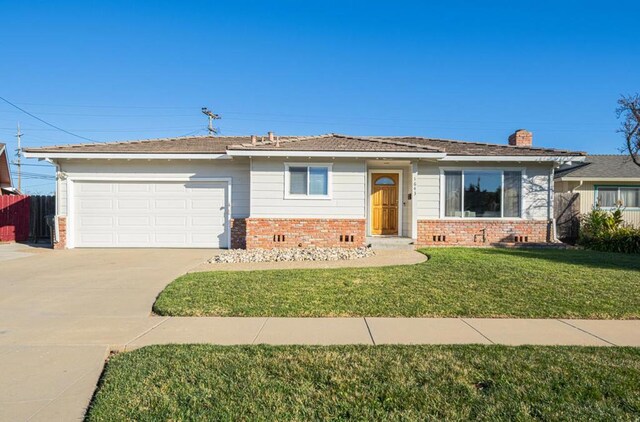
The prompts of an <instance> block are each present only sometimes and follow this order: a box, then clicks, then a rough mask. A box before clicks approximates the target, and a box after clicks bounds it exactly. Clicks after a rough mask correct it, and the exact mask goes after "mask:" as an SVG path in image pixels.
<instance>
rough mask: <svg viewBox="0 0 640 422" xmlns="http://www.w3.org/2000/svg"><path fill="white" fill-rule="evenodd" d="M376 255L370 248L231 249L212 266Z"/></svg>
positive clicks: (213, 262)
mask: <svg viewBox="0 0 640 422" xmlns="http://www.w3.org/2000/svg"><path fill="white" fill-rule="evenodd" d="M373 255H375V252H374V251H372V250H371V249H369V248H364V247H363V248H316V247H308V248H291V249H250V250H246V249H231V250H228V251H224V252H222V253H221V254H220V255H217V256H214V257H213V258H211V259H210V260H209V262H210V263H212V264H218V263H235V262H282V261H342V260H347V259H359V258H366V257H369V256H373Z"/></svg>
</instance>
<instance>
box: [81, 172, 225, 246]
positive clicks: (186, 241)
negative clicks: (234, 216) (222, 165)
mask: <svg viewBox="0 0 640 422" xmlns="http://www.w3.org/2000/svg"><path fill="white" fill-rule="evenodd" d="M73 196H74V207H73V216H72V221H73V222H72V225H73V233H74V235H73V239H74V246H78V247H227V242H228V233H227V216H226V212H227V184H226V183H222V182H187V183H185V182H75V183H74V187H73Z"/></svg>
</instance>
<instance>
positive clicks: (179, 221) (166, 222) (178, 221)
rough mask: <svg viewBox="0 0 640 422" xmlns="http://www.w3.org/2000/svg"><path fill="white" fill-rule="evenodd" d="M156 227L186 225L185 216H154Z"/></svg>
mask: <svg viewBox="0 0 640 422" xmlns="http://www.w3.org/2000/svg"><path fill="white" fill-rule="evenodd" d="M156 226H158V227H187V217H182V216H178V215H167V216H158V217H156Z"/></svg>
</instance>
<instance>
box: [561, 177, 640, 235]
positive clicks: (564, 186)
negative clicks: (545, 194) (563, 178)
mask: <svg viewBox="0 0 640 422" xmlns="http://www.w3.org/2000/svg"><path fill="white" fill-rule="evenodd" d="M596 185H598V186H606V185H612V186H638V185H639V183H638V182H607V181H606V180H602V181H600V182H583V183H582V185H580V182H574V181H571V182H556V191H557V192H570V191H571V190H572V189H575V192H576V193H578V194H580V213H581V214H586V213H588V212H590V211H591V210H592V209H593V207H594V206H595V204H596V198H595V189H596ZM622 217H623V218H624V221H625V223H627V224H629V225H631V226H635V227H640V209H636V208H630V209H625V210H624V211H623V212H622Z"/></svg>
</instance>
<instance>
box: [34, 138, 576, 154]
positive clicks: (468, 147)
mask: <svg viewBox="0 0 640 422" xmlns="http://www.w3.org/2000/svg"><path fill="white" fill-rule="evenodd" d="M227 150H247V151H254V150H255V151H309V152H313V151H350V152H381V153H384V152H426V153H428V152H431V153H438V152H441V153H446V154H447V155H453V156H475V155H482V156H575V155H584V153H577V152H571V151H565V150H557V149H550V148H535V147H515V146H510V145H501V144H488V143H479V142H466V141H453V140H447V139H433V138H421V137H382V136H349V135H339V134H327V135H319V136H304V137H303V136H280V137H278V138H277V141H275V140H274V141H268V140H265V139H264V138H261V139H259V140H258V142H257V143H256V145H252V144H251V137H250V136H215V137H214V136H190V137H179V138H162V139H148V140H137V141H124V142H107V143H92V144H75V145H73V144H72V145H60V146H50V147H41V148H26V149H25V151H26V152H34V153H36V152H37V153H115V154H118V153H123V154H124V153H129V154H179V153H188V154H224V153H226V151H227Z"/></svg>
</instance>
